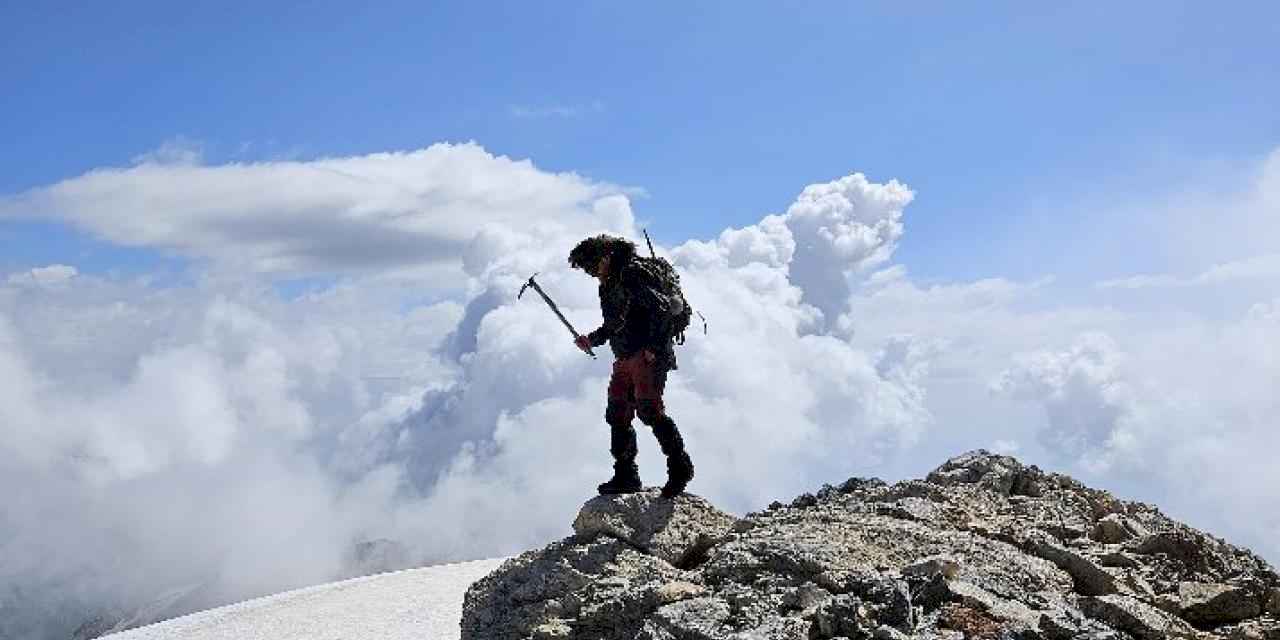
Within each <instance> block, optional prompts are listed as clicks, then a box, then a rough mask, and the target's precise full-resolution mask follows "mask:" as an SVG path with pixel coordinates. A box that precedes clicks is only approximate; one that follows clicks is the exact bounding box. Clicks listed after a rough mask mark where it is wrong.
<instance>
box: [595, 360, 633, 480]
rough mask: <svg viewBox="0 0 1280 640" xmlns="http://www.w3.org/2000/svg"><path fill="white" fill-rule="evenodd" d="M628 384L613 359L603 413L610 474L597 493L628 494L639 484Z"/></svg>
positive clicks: (624, 371)
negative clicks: (607, 442) (607, 441)
mask: <svg viewBox="0 0 1280 640" xmlns="http://www.w3.org/2000/svg"><path fill="white" fill-rule="evenodd" d="M631 387H632V385H631V375H630V371H628V370H627V368H626V367H625V366H622V364H621V362H620V361H615V362H614V363H613V375H612V377H610V379H609V403H608V405H607V406H606V408H605V412H604V420H605V422H606V423H608V424H609V454H610V455H612V456H613V477H612V478H610V479H609V480H608V481H606V482H604V483H602V484H601V485H600V486H599V487H598V489H599V491H600V493H632V492H635V491H639V490H640V487H641V485H640V469H639V468H638V467H637V466H636V430H635V428H634V427H632V426H631V421H632V419H633V418H634V417H635V402H634V399H633V390H632V388H631Z"/></svg>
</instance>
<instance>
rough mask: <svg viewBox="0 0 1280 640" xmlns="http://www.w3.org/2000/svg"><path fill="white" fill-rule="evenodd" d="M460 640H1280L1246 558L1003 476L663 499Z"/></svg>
mask: <svg viewBox="0 0 1280 640" xmlns="http://www.w3.org/2000/svg"><path fill="white" fill-rule="evenodd" d="M461 626H462V639H463V640H498V639H503V640H506V639H511V640H517V639H518V640H526V639H533V640H551V639H565V640H606V639H607V640H793V639H794V640H816V639H832V640H838V639H848V640H869V639H872V638H874V639H878V640H896V639H899V638H906V637H911V638H946V639H956V640H959V639H961V638H1018V639H1025V640H1033V639H1040V638H1044V639H1048V640H1066V639H1068V638H1097V639H1104V638H1112V639H1117V640H1123V639H1128V638H1133V639H1137V640H1158V639H1162V638H1233V639H1240V640H1244V639H1262V640H1280V575H1277V573H1276V571H1275V570H1274V569H1273V568H1272V567H1270V566H1269V565H1268V564H1267V563H1266V562H1265V561H1263V560H1262V559H1261V558H1259V557H1258V556H1256V555H1254V554H1253V553H1251V552H1249V551H1248V550H1244V549H1240V548H1237V547H1234V546H1232V545H1230V544H1228V543H1226V542H1225V541H1223V540H1221V539H1218V538H1216V537H1213V536H1211V535H1208V534H1206V533H1203V532H1201V531H1198V530H1196V529H1193V528H1191V527H1189V526H1187V525H1184V524H1181V523H1178V522H1176V521H1173V520H1171V519H1169V518H1168V517H1166V516H1165V515H1163V514H1162V513H1161V512H1160V511H1159V509H1157V508H1156V507H1154V506H1151V505H1147V504H1143V503H1140V502H1128V501H1123V500H1120V499H1117V498H1116V497H1115V496H1113V495H1111V494H1110V493H1108V492H1106V491H1101V490H1097V489H1091V488H1089V487H1086V486H1084V485H1083V484H1081V483H1079V482H1078V481H1076V480H1074V479H1072V478H1070V477H1067V476H1064V475H1059V474H1053V473H1046V472H1043V471H1041V470H1040V469H1038V468H1037V467H1035V466H1026V465H1023V464H1021V463H1020V462H1018V461H1017V460H1015V459H1014V458H1011V457H1007V456H1000V455H994V454H991V453H989V452H986V451H976V452H972V453H968V454H965V455H962V456H959V457H956V458H953V459H951V460H948V461H947V462H946V463H945V464H943V465H942V466H940V467H938V468H937V469H936V470H934V471H933V472H932V473H930V474H929V475H928V477H926V478H925V479H923V480H907V481H903V482H899V483H897V484H893V485H888V484H886V483H884V482H882V481H880V480H877V479H869V478H852V479H850V480H848V481H846V482H844V483H843V484H841V485H839V486H831V485H828V486H824V487H823V488H822V489H821V490H820V491H818V492H816V493H814V494H805V495H802V496H800V497H798V498H796V499H795V500H793V501H792V502H791V503H790V504H781V503H774V504H772V505H770V507H769V508H768V509H767V510H765V511H762V512H757V513H750V514H747V515H746V516H745V517H743V518H736V517H734V516H731V515H729V514H726V513H724V512H722V511H720V510H719V509H717V508H716V507H715V506H714V505H712V504H710V503H709V502H707V501H706V500H704V499H702V498H700V497H698V496H694V495H684V496H680V497H678V498H677V499H676V500H674V501H668V500H662V499H660V498H658V496H657V491H656V490H648V491H645V492H641V493H637V494H630V495H624V496H600V497H596V498H593V499H591V500H590V501H588V502H587V503H586V504H585V505H584V506H583V507H582V510H581V511H580V512H579V514H578V516H577V519H576V520H575V522H574V535H572V536H569V537H567V538H565V539H563V540H560V541H558V542H555V543H553V544H551V545H549V546H547V547H546V548H543V549H539V550H533V551H529V552H526V553H524V554H522V555H520V556H518V557H515V558H513V559H511V560H509V561H507V562H506V563H505V564H503V565H502V566H501V567H500V568H499V569H498V570H496V571H494V572H493V573H491V574H490V575H488V576H487V577H485V578H483V579H481V580H479V581H477V582H476V583H475V584H473V585H472V586H471V588H470V589H468V591H467V593H466V598H465V601H464V605H463V617H462V622H461Z"/></svg>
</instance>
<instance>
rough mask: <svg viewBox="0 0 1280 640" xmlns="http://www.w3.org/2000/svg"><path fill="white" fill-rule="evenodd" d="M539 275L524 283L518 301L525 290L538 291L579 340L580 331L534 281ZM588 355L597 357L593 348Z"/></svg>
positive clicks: (517, 295) (589, 349)
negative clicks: (531, 288)
mask: <svg viewBox="0 0 1280 640" xmlns="http://www.w3.org/2000/svg"><path fill="white" fill-rule="evenodd" d="M537 275H538V274H536V273H535V274H533V275H532V276H529V281H528V282H526V283H524V286H522V287H520V293H518V294H516V300H519V299H520V297H521V296H523V295H524V290H525V289H528V288H529V287H533V290H534V291H537V292H538V295H540V296H542V299H543V300H546V301H547V306H548V307H551V310H552V311H554V312H555V314H556V317H557V318H560V322H563V323H564V326H565V328H567V329H568V330H569V333H572V334H573V339H574V340H577V339H578V338H580V337H582V336H581V334H579V333H578V330H577V329H574V328H573V325H571V324H569V321H568V320H567V319H565V317H564V314H563V313H560V309H559V308H558V307H556V303H554V302H552V301H551V297H550V296H548V295H547V292H546V291H543V290H542V287H540V286H538V281H537V280H534V277H536V276H537ZM587 355H590V356H591V357H592V358H594V357H596V352H594V351H592V350H591V347H587Z"/></svg>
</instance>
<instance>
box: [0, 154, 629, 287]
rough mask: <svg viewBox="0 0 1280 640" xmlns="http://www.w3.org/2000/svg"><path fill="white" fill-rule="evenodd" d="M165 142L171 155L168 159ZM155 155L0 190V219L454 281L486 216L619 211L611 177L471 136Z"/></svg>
mask: <svg viewBox="0 0 1280 640" xmlns="http://www.w3.org/2000/svg"><path fill="white" fill-rule="evenodd" d="M166 148H167V147H166ZM163 149H165V148H162V151H163ZM175 153H176V154H177V155H179V156H182V157H181V158H179V159H181V160H182V161H181V162H172V161H170V160H172V159H173V158H172V156H174V155H175ZM158 154H159V155H156V156H155V157H151V156H148V157H146V158H141V161H142V162H141V164H138V165H137V166H134V167H130V168H125V169H99V170H95V171H91V172H89V173H87V174H85V175H82V176H79V177H76V178H71V179H68V180H64V181H62V182H59V183H57V184H54V185H50V186H46V187H40V188H36V189H32V190H30V191H27V192H25V193H22V194H19V195H17V196H13V197H9V198H6V199H3V200H0V218H38V219H52V220H63V221H66V222H69V223H71V224H74V225H76V226H77V227H79V228H82V229H85V230H87V231H89V232H91V233H94V234H97V235H99V236H101V237H103V238H105V239H106V240H108V241H110V242H113V243H117V244H121V245H126V246H135V247H151V248H156V249H159V250H163V251H166V252H174V253H178V254H181V255H186V256H190V257H196V258H209V259H213V260H215V261H217V262H219V263H220V264H224V265H232V266H234V268H235V269H237V270H244V269H249V270H253V271H259V272H272V273H308V272H329V273H333V272H337V273H351V272H359V271H374V270H377V271H382V272H385V271H387V270H394V269H405V268H413V267H422V266H436V267H438V268H442V269H447V270H448V271H445V274H447V275H446V278H452V279H454V280H456V279H458V278H459V277H460V273H459V271H458V270H459V260H460V256H461V253H462V252H463V250H464V248H465V246H466V244H467V242H469V241H470V240H471V239H472V237H473V235H474V234H475V233H476V231H477V230H478V229H480V228H482V227H483V226H485V225H486V224H496V225H502V226H505V227H509V228H513V229H522V228H525V227H530V226H535V227H539V228H542V229H544V230H546V229H551V228H555V227H558V228H560V229H575V230H577V229H587V228H598V227H608V226H609V224H610V223H611V222H614V221H616V218H617V217H618V216H619V215H621V216H624V217H629V216H630V210H629V206H628V205H627V203H626V200H625V198H620V197H619V194H620V192H621V191H620V189H618V188H617V187H613V186H610V185H604V184H596V183H592V182H590V181H588V180H585V179H583V178H581V177H579V176H576V175H573V174H550V173H547V172H543V171H540V170H538V169H537V168H535V167H534V166H533V164H532V163H530V162H528V161H516V160H511V159H509V158H506V157H501V156H493V155H490V154H489V153H487V152H486V151H484V150H483V149H482V148H480V147H479V146H477V145H475V144H462V145H449V144H437V145H433V146H431V147H429V148H426V149H421V150H417V151H410V152H396V153H377V154H370V155H366V156H359V157H348V158H322V159H317V160H310V161H278V162H261V163H253V164H227V165H219V166H201V165H198V164H194V162H189V160H193V158H192V157H188V156H183V155H182V154H181V153H177V152H173V153H170V152H168V151H164V152H163V153H160V152H158ZM602 207H603V211H602ZM602 215H603V216H609V217H611V219H609V220H601V216H602Z"/></svg>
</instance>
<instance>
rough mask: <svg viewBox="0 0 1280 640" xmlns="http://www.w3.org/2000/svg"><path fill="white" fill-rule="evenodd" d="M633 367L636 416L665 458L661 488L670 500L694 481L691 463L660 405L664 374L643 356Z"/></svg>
mask: <svg viewBox="0 0 1280 640" xmlns="http://www.w3.org/2000/svg"><path fill="white" fill-rule="evenodd" d="M639 358H640V359H639V360H638V361H637V362H636V363H635V364H634V367H635V381H636V412H637V414H638V415H639V417H640V421H641V422H643V423H645V424H646V425H649V427H650V428H652V429H653V435H654V436H655V437H656V438H657V439H658V446H660V447H661V448H662V453H663V455H665V456H666V457H667V483H666V485H664V486H663V487H662V495H663V496H664V497H668V498H670V497H672V496H675V495H677V494H679V493H681V492H683V491H684V489H685V487H686V486H688V484H689V481H690V480H692V479H693V460H691V459H690V458H689V453H688V452H687V451H686V450H685V446H684V438H682V437H681V436H680V429H679V428H678V427H676V421H675V420H672V419H671V416H669V415H667V412H666V406H665V405H664V404H663V402H662V394H663V391H664V390H665V388H666V382H667V371H666V369H665V368H663V367H660V366H655V364H654V363H651V362H647V361H645V360H644V357H643V355H641V356H639Z"/></svg>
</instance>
